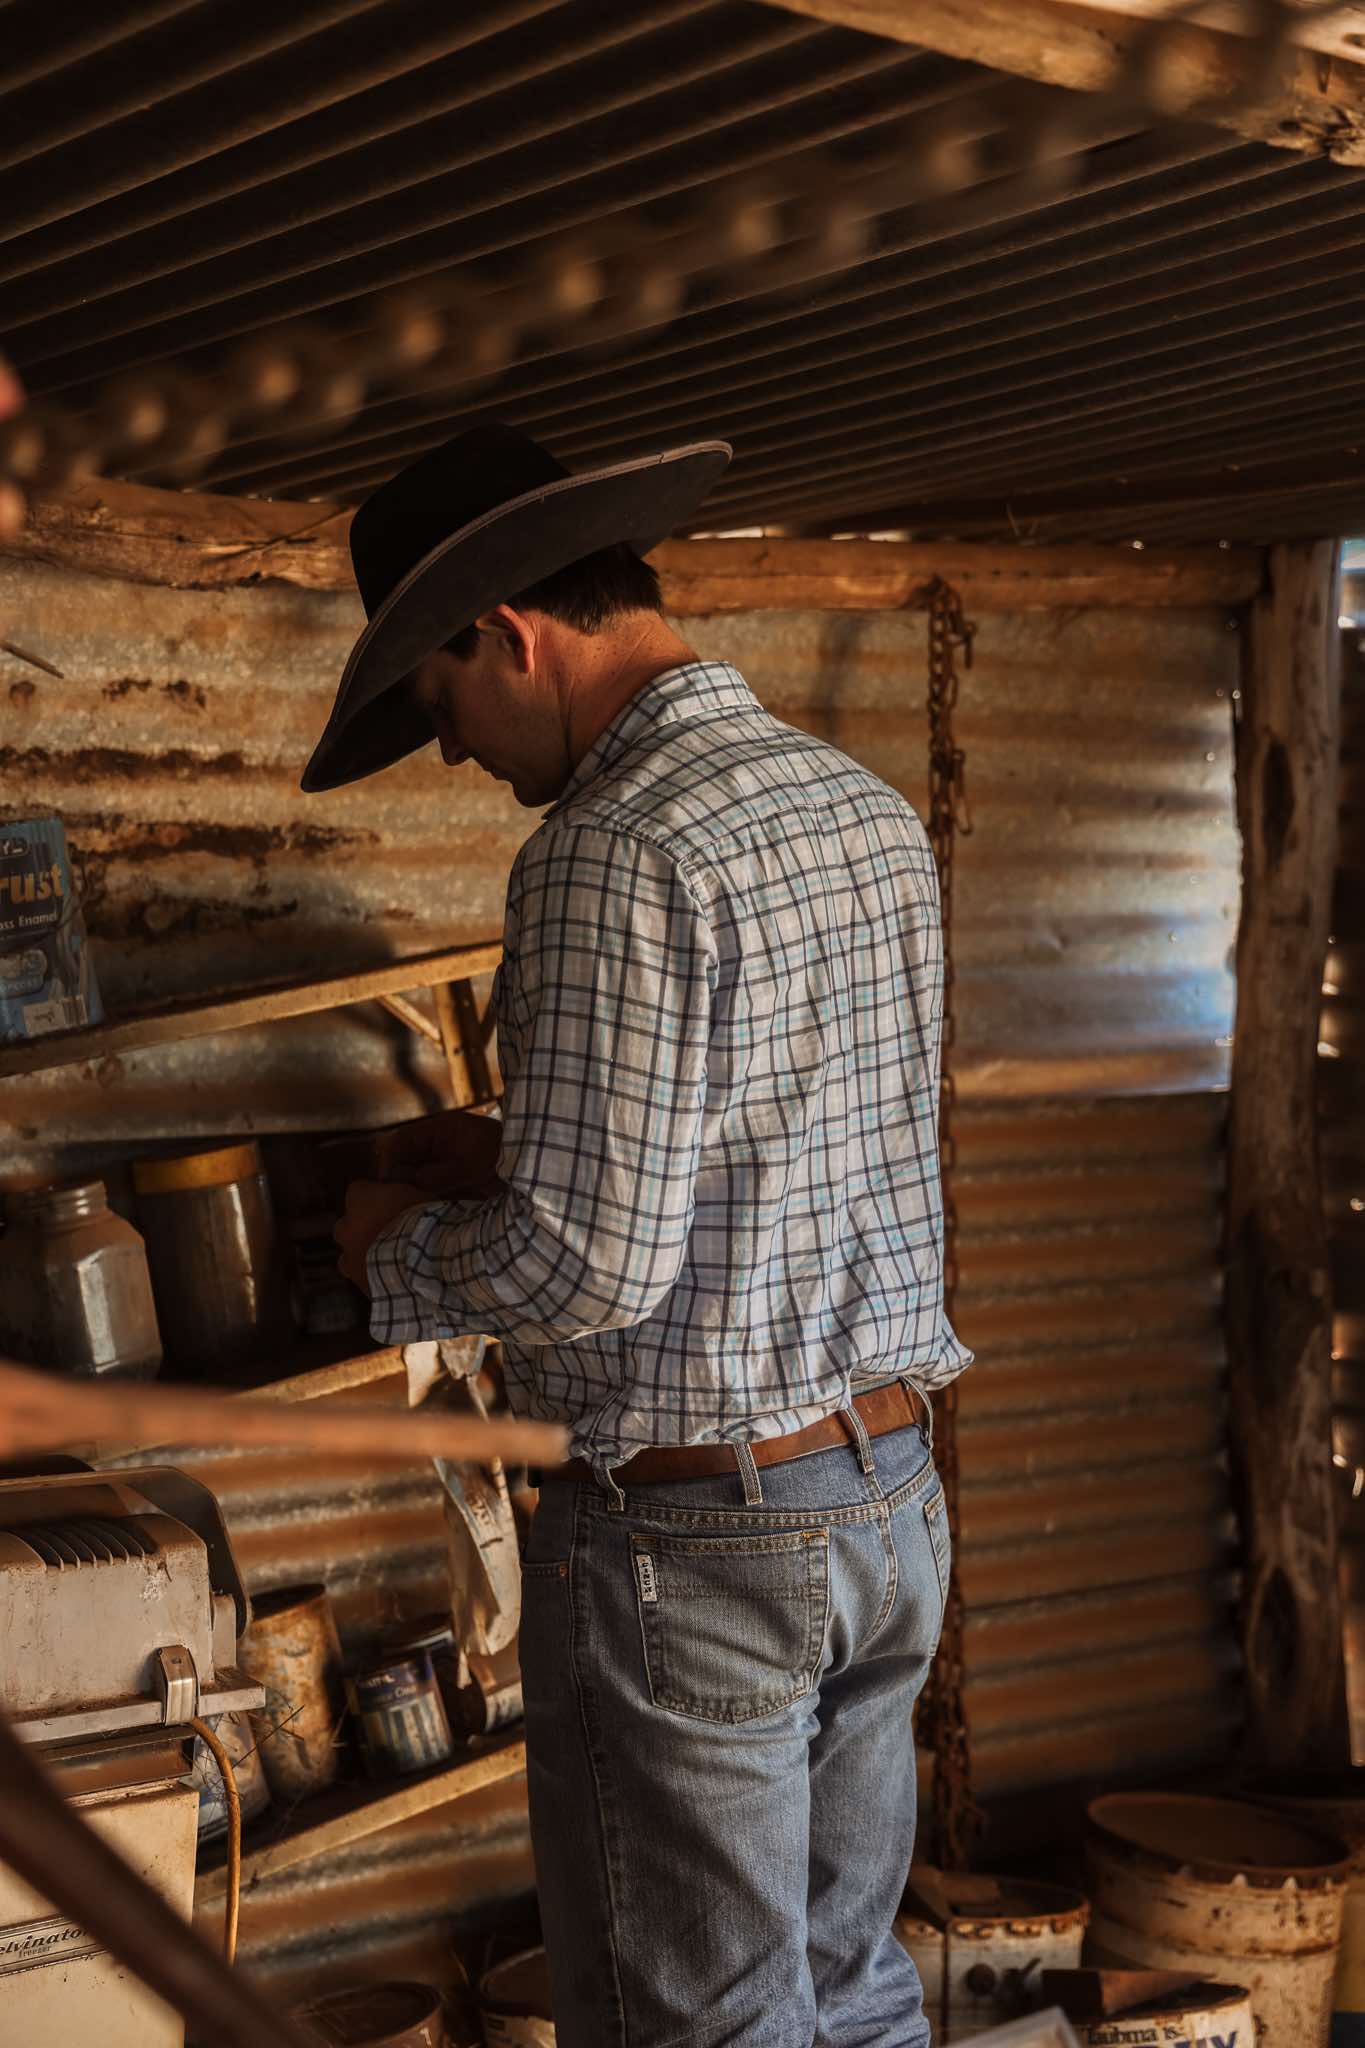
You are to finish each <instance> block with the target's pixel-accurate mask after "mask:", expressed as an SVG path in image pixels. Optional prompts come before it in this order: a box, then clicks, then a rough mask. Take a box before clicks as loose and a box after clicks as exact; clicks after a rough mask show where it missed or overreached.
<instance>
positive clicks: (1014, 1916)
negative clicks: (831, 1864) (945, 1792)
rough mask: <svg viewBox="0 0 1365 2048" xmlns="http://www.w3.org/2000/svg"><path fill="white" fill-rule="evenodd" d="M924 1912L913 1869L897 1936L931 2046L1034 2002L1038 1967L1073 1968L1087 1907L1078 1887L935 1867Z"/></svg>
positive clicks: (940, 2047) (944, 2045)
mask: <svg viewBox="0 0 1365 2048" xmlns="http://www.w3.org/2000/svg"><path fill="white" fill-rule="evenodd" d="M938 1881H939V1885H940V1887H941V1892H942V1900H943V1910H942V1911H940V1912H936V1913H934V1914H932V1915H931V1914H930V1913H929V1912H928V1911H927V1910H926V1908H925V1906H924V1904H923V1903H921V1902H920V1900H921V1895H920V1894H919V1893H918V1891H917V1888H916V1885H915V1872H914V1871H913V1870H912V1872H911V1883H910V1887H909V1889H908V1890H907V1892H906V1897H905V1902H904V1905H903V1908H902V1911H901V1912H900V1913H899V1914H898V1915H897V1917H896V1921H895V1935H896V1939H897V1940H898V1941H899V1942H900V1944H901V1946H902V1948H904V1949H905V1950H906V1951H907V1952H908V1954H909V1955H910V1956H911V1957H912V1958H913V1961H914V1964H915V1967H916V1969H917V1970H918V1971H919V1978H920V1985H921V1987H922V1990H923V1994H924V2014H925V2018H926V2019H927V2020H928V2022H929V2028H930V2037H931V2040H932V2041H933V2043H934V2044H935V2048H948V2044H950V2043H952V2042H954V2041H965V2040H966V2039H967V2038H968V2036H973V2037H974V2036H975V2035H977V2034H978V2033H980V2032H981V2031H982V2030H983V2029H985V2028H988V2027H997V2026H1000V2025H1002V2024H1003V2023H1004V2022H1005V2021H1007V2020H1012V2019H1015V2018H1017V2017H1018V2016H1019V2015H1020V2014H1021V2013H1025V2012H1029V2011H1031V2010H1032V2009H1033V2006H1034V2003H1035V1999H1034V1992H1035V1989H1036V1986H1037V1983H1038V1979H1039V1977H1040V1975H1041V1973H1042V1972H1043V1971H1044V1970H1065V1969H1074V1968H1075V1967H1076V1965H1077V1964H1078V1963H1079V1962H1080V1959H1081V1943H1082V1941H1083V1940H1084V1937H1085V1929H1086V1923H1087V1921H1088V1920H1089V1917H1090V1908H1089V1906H1088V1904H1087V1902H1086V1900H1085V1899H1084V1898H1083V1897H1082V1896H1081V1894H1080V1893H1079V1892H1075V1891H1070V1890H1067V1889H1064V1888H1063V1887H1062V1886H1061V1885H1053V1884H1038V1883H1036V1882H1034V1881H1032V1880H1029V1881H1027V1882H1025V1881H1023V1880H1021V1879H1017V1878H998V1879H996V1878H988V1877H979V1878H972V1879H970V1880H967V1881H965V1882H964V1881H959V1880H955V1879H954V1878H953V1877H952V1876H951V1875H948V1874H941V1875H940V1876H939V1880H938Z"/></svg>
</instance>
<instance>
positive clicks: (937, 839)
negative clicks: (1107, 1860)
mask: <svg viewBox="0 0 1365 2048" xmlns="http://www.w3.org/2000/svg"><path fill="white" fill-rule="evenodd" d="M919 602H920V603H921V604H922V605H923V606H924V608H925V610H926V611H927V612H928V615H929V817H928V832H929V843H930V845H931V846H932V848H933V852H934V861H935V865H936V866H937V868H938V883H939V903H940V909H941V916H942V923H943V1011H942V1041H941V1045H942V1050H941V1058H942V1069H941V1075H940V1082H939V1113H938V1122H939V1166H940V1173H941V1177H942V1183H943V1312H944V1315H945V1317H946V1318H947V1319H948V1320H949V1321H950V1322H951V1321H952V1320H953V1318H954V1311H955V1307H956V1301H957V1285H958V1255H957V1207H956V1203H955V1201H954V1195H953V1182H954V1172H955V1169H956V1165H957V1152H956V1138H955V1119H954V1109H955V1107H956V1089H955V1081H954V1075H953V1067H952V1061H953V1052H954V1047H955V1044H956V1037H957V1008H956V1000H955V983H954V966H953V888H954V881H955V875H954V853H955V850H956V846H957V841H958V839H959V838H960V837H965V836H966V835H967V834H968V833H970V831H971V829H972V820H971V813H970V811H969V809H968V807H967V792H966V777H965V767H966V756H965V755H964V753H963V750H962V748H961V747H960V746H959V745H958V744H957V739H956V735H955V732H954V727H953V714H954V712H955V711H956V709H957V700H958V690H959V685H960V677H959V673H958V657H959V656H960V657H961V662H962V666H963V668H970V667H971V665H972V638H973V635H974V633H975V631H976V628H975V627H974V626H973V625H972V624H971V622H970V621H969V620H968V619H965V618H964V617H963V615H962V600H961V598H960V597H959V596H958V594H957V592H956V591H955V590H953V589H952V588H951V586H950V585H949V584H947V583H945V582H944V581H943V580H942V578H941V577H938V576H936V577H934V579H933V581H932V582H930V583H929V584H927V585H926V586H925V588H924V590H923V591H922V592H921V593H920V597H919ZM934 1406H935V1410H936V1414H935V1429H934V1456H935V1460H936V1462H937V1464H938V1470H939V1477H940V1479H941V1480H942V1482H943V1495H944V1502H945V1507H946V1512H947V1516H948V1528H949V1531H950V1533H951V1537H952V1571H951V1574H950V1577H949V1583H948V1598H947V1602H946V1605H945V1609H944V1617H943V1633H942V1635H941V1637H940V1639H939V1648H938V1655H937V1657H936V1658H935V1660H934V1664H933V1667H932V1670H931V1672H930V1676H929V1682H928V1685H927V1686H926V1688H925V1694H924V1704H923V1706H922V1708H921V1714H920V1733H921V1739H922V1740H923V1741H925V1742H926V1743H927V1744H928V1746H929V1748H930V1749H931V1751H932V1754H933V1760H934V1764H933V1827H932V1841H933V1852H934V1860H935V1862H936V1863H937V1864H938V1865H939V1867H940V1868H941V1869H945V1870H961V1869H964V1868H965V1867H966V1864H967V1861H968V1858H969V1856H970V1852H971V1846H972V1838H973V1836H974V1834H975V1832H976V1827H977V1823H978V1820H979V1814H978V1811H977V1807H976V1803H975V1800H974V1799H973V1796H972V1772H971V1746H970V1740H969V1736H968V1730H967V1715H966V1698H965V1692H966V1670H965V1656H964V1629H963V1623H964V1614H963V1604H962V1586H961V1581H960V1578H959V1575H958V1454H957V1382H956V1381H952V1382H951V1383H950V1384H949V1385H948V1386H946V1387H945V1388H944V1389H943V1390H942V1392H941V1393H939V1394H938V1395H937V1397H936V1399H935V1402H934Z"/></svg>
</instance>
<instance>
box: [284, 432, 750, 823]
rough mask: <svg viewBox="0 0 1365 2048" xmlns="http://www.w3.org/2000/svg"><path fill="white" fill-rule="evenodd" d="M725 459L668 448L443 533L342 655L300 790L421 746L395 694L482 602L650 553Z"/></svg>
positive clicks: (417, 723)
mask: <svg viewBox="0 0 1365 2048" xmlns="http://www.w3.org/2000/svg"><path fill="white" fill-rule="evenodd" d="M729 460H730V450H729V447H728V446H727V445H726V443H725V442H724V441H701V442H694V443H692V444H691V445H689V446H687V447H684V448H670V449H668V450H666V451H665V452H664V453H663V454H662V455H648V456H644V457H642V458H640V459H638V460H636V461H634V462H620V463H616V464H614V465H613V466H612V467H611V468H609V469H598V470H589V471H586V472H585V473H583V474H581V475H578V476H566V477H560V478H557V479H556V480H555V481H554V482H553V483H549V484H545V485H542V486H541V487H540V488H539V489H537V490H534V491H528V492H526V493H525V494H524V495H523V496H521V497H519V498H511V499H509V500H508V501H507V503H506V504H504V505H499V506H497V507H496V508H495V510H493V511H492V512H488V513H485V514H484V516H483V517H482V518H481V519H476V520H473V521H472V522H471V523H470V524H469V525H468V526H463V527H461V528H460V529H459V531H458V532H456V533H452V534H451V535H450V536H449V538H448V539H446V540H443V541H442V542H441V543H440V545H439V546H438V547H435V548H433V549H432V551H431V553H430V554H429V555H425V556H423V558H422V560H421V561H420V562H418V563H416V565H415V566H414V567H413V568H412V569H410V570H409V571H408V574H407V575H406V576H405V577H404V578H403V579H402V581H401V582H400V583H396V584H395V585H394V587H393V589H392V590H391V591H390V592H389V594H388V596H387V597H386V598H385V600H384V602H383V604H382V605H380V606H379V608H378V610H377V611H376V612H375V614H374V617H373V618H372V619H371V620H370V621H369V623H368V625H367V626H366V628H365V630H364V632H363V633H362V634H361V636H360V638H359V639H358V640H357V641H356V644H355V646H354V647H353V648H352V649H351V654H350V659H349V660H348V661H347V663H346V667H345V670H344V671H343V673H342V677H341V681H340V683H339V684H338V686H337V694H336V701H335V702H334V704H333V706H332V714H331V717H330V718H329V719H328V721H327V728H326V731H325V732H324V733H323V735H322V738H321V739H320V740H319V741H318V744H317V746H316V748H315V749H314V751H313V757H312V759H311V760H310V761H309V763H308V766H307V767H306V768H305V770H304V772H303V780H302V782H301V783H300V788H302V789H304V790H306V791H308V792H309V793H310V794H311V793H313V792H316V791H318V790H324V789H340V788H341V787H342V785H343V784H345V783H348V782H358V781H360V779H361V778H362V777H363V776H366V775H374V774H376V773H377V772H378V771H379V770H380V769H381V768H389V767H391V766H392V765H393V763H394V762H395V761H401V760H402V759H403V758H404V756H405V755H407V754H411V753H414V752H415V751H416V750H417V748H419V747H424V746H426V745H428V744H429V743H430V741H431V740H432V738H433V737H434V734H433V733H432V729H431V725H430V722H429V720H428V719H427V718H425V717H424V716H423V714H422V713H421V712H420V711H419V710H418V709H417V707H416V705H414V704H412V703H410V702H409V701H408V699H407V697H406V696H404V695H403V694H402V693H399V692H397V691H396V686H397V685H398V684H399V683H401V682H402V681H403V680H404V679H405V678H406V677H408V676H410V675H411V674H412V672H413V670H414V669H415V668H416V667H417V666H418V664H419V663H420V662H422V661H424V660H425V659H426V657H427V655H429V654H433V653H435V651H436V649H437V648H438V647H444V646H445V645H446V643H447V642H448V641H450V640H452V639H453V638H454V637H455V635H456V634H457V633H459V632H461V631H462V630H463V629H464V627H466V626H468V625H471V624H472V623H473V621H474V620H475V619H477V618H478V617H479V615H480V613H481V612H485V611H487V610H488V608H489V606H490V605H494V604H499V603H502V602H505V601H506V599H507V598H509V597H512V596H515V594H516V593H517V591H519V590H525V589H527V588H528V587H529V585H531V584H533V583H538V582H539V581H540V580H541V579H542V577H545V576H551V575H553V574H554V572H555V571H556V570H557V569H564V568H567V567H568V565H569V563H570V562H577V561H579V560H581V558H582V557H583V556H584V555H590V554H594V553H595V552H596V551H597V550H598V549H599V548H607V547H614V546H616V545H618V544H619V543H621V542H624V543H625V544H626V545H627V546H629V547H632V548H634V550H635V552H636V553H637V554H641V555H646V554H648V553H649V551H650V550H651V548H656V547H657V546H658V545H659V542H660V541H662V540H666V539H667V538H668V535H669V534H670V533H672V532H673V530H674V528H675V527H677V526H678V525H679V524H680V523H681V522H682V521H683V520H684V519H685V518H686V517H687V515H688V513H689V512H691V511H693V510H694V509H695V507H696V506H697V505H698V503H699V502H700V501H701V499H702V498H703V497H704V496H705V494H706V492H707V491H708V490H710V488H711V486H712V484H714V483H715V481H716V479H717V478H718V477H719V476H720V475H721V473H722V471H723V470H724V468H725V466H726V464H727V463H728V461H729Z"/></svg>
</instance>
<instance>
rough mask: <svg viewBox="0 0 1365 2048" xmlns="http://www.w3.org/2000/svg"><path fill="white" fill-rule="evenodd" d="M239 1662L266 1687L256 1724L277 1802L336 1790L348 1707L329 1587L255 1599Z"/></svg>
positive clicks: (253, 1722)
mask: <svg viewBox="0 0 1365 2048" xmlns="http://www.w3.org/2000/svg"><path fill="white" fill-rule="evenodd" d="M239 1662H240V1663H241V1666H242V1669H243V1670H244V1671H245V1672H246V1673H247V1674H248V1676H249V1677H251V1678H255V1679H257V1680H259V1682H260V1683H261V1684H262V1685H263V1686H264V1687H265V1705H264V1707H262V1708H260V1709H259V1710H258V1711H257V1712H255V1713H254V1714H252V1716H251V1725H252V1727H253V1728H254V1729H255V1731H256V1739H257V1741H258V1742H259V1744H260V1748H261V1762H262V1763H263V1764H264V1766H265V1774H266V1777H267V1779H268V1780H269V1782H270V1789H271V1791H272V1792H273V1793H274V1794H275V1796H276V1798H278V1799H283V1800H296V1799H305V1798H307V1797H308V1795H309V1794H310V1793H312V1792H322V1791H325V1790H326V1788H327V1787H328V1786H329V1785H334V1784H335V1783H336V1781H337V1778H338V1776H339V1775H340V1772H341V1762H342V1755H343V1750H342V1742H341V1724H342V1721H343V1719H344V1716H345V1704H346V1703H345V1688H344V1685H343V1682H342V1675H341V1644H340V1641H339V1640H338V1637H337V1625H336V1619H335V1616H334V1615H333V1613H332V1602H331V1599H330V1598H329V1596H328V1593H327V1589H326V1587H325V1586H283V1587H281V1588H279V1589H278V1590H277V1591H276V1592H273V1593H263V1594H261V1595H260V1596H259V1597H258V1598H257V1599H256V1600H254V1601H253V1602H252V1616H251V1626H250V1628H249V1629H248V1630H247V1632H246V1634H245V1636H243V1638H242V1645H241V1650H240V1653H239Z"/></svg>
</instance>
